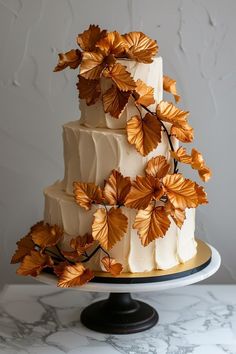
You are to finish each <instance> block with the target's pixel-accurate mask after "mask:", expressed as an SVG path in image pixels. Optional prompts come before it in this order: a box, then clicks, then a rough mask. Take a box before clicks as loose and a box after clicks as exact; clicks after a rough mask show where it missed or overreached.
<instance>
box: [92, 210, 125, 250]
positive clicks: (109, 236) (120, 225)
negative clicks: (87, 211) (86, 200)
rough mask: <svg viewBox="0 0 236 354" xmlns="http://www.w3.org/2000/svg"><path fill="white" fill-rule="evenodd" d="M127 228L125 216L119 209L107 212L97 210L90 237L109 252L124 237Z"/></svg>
mask: <svg viewBox="0 0 236 354" xmlns="http://www.w3.org/2000/svg"><path fill="white" fill-rule="evenodd" d="M127 226H128V219H127V216H126V215H124V214H123V213H122V210H121V209H120V208H114V207H112V208H111V209H109V210H107V209H104V208H99V209H97V211H96V212H95V213H94V220H93V224H92V235H93V238H94V239H95V240H97V241H98V242H99V243H100V245H101V246H102V247H103V248H104V249H105V250H107V251H109V250H110V249H111V248H112V247H113V246H114V245H115V243H116V242H118V241H120V240H121V239H122V238H123V237H124V235H125V233H126V231H127Z"/></svg>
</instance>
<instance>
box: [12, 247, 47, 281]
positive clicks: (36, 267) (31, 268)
mask: <svg viewBox="0 0 236 354" xmlns="http://www.w3.org/2000/svg"><path fill="white" fill-rule="evenodd" d="M52 266H53V260H52V258H51V257H50V256H48V255H46V254H42V253H40V252H37V251H31V253H30V254H29V255H26V256H25V257H24V259H23V261H22V263H21V265H20V267H19V268H18V269H17V271H16V272H17V274H20V275H32V276H33V277H36V276H37V275H39V274H40V273H41V271H42V269H43V268H46V267H50V268H51V267H52Z"/></svg>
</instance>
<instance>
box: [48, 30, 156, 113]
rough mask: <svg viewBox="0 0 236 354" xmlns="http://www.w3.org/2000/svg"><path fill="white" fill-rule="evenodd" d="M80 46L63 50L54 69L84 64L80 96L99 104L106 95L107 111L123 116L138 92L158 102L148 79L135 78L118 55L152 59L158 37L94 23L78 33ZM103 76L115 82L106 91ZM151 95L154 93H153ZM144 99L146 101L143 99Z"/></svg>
mask: <svg viewBox="0 0 236 354" xmlns="http://www.w3.org/2000/svg"><path fill="white" fill-rule="evenodd" d="M77 44H78V45H79V46H80V48H81V50H80V49H72V50H70V51H69V52H67V53H60V54H59V61H58V64H57V66H56V67H55V69H54V71H61V70H64V69H65V68H67V67H69V68H71V69H76V68H78V67H79V66H80V73H79V75H78V79H79V81H78V84H77V88H78V90H79V98H81V99H85V100H86V103H87V105H92V104H95V103H96V102H97V101H98V100H99V99H100V97H101V98H102V102H103V106H104V111H105V112H106V113H108V112H109V113H110V114H111V116H113V117H114V118H119V117H120V115H121V113H122V112H123V110H124V109H125V107H126V105H127V104H128V101H129V99H130V98H131V97H132V95H134V94H135V97H136V99H137V100H138V98H139V96H140V95H142V96H145V97H144V98H143V100H144V101H146V100H148V101H149V104H151V103H154V100H153V98H152V97H151V96H152V95H153V89H152V88H151V87H148V86H146V84H145V83H144V82H142V81H141V80H138V81H137V82H135V81H134V79H133V78H132V76H131V74H130V73H129V72H128V71H127V70H126V66H125V65H122V64H121V63H119V62H118V61H117V59H122V58H127V59H132V60H136V61H138V62H141V63H151V62H152V61H153V59H152V58H153V57H154V56H155V55H156V53H157V51H158V46H157V43H156V41H154V40H153V39H150V38H149V37H147V36H146V35H145V34H143V33H142V32H129V33H126V34H123V35H122V34H120V33H118V32H117V31H114V32H107V31H106V30H101V29H100V28H99V26H95V25H90V26H89V28H88V29H87V30H86V31H84V32H83V33H81V34H79V35H78V37H77ZM102 79H103V80H104V79H110V80H112V86H111V87H110V88H109V89H108V90H107V91H106V92H104V93H102V89H101V83H102ZM149 95H150V97H149ZM143 100H142V101H143Z"/></svg>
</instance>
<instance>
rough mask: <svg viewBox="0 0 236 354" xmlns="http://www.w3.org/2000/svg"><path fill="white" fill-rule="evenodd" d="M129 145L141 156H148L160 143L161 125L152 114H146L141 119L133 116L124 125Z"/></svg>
mask: <svg viewBox="0 0 236 354" xmlns="http://www.w3.org/2000/svg"><path fill="white" fill-rule="evenodd" d="M126 129H127V138H128V141H129V143H130V144H132V145H135V148H136V150H137V151H138V152H139V153H140V154H141V155H143V156H146V155H148V154H149V153H150V152H151V151H152V150H154V149H155V148H156V147H157V145H158V143H160V142H161V124H160V122H159V121H158V119H157V118H156V117H155V116H153V115H152V114H149V113H147V114H146V115H145V117H144V118H143V119H142V118H141V117H140V116H133V117H132V118H131V119H130V120H129V121H128V122H127V125H126Z"/></svg>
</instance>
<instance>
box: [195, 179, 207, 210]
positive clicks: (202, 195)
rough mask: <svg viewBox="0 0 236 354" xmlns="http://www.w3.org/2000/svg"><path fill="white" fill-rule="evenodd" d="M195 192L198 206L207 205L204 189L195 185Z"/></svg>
mask: <svg viewBox="0 0 236 354" xmlns="http://www.w3.org/2000/svg"><path fill="white" fill-rule="evenodd" d="M195 190H196V193H197V197H198V204H199V205H200V204H207V203H208V200H207V194H206V192H205V191H204V188H203V187H202V186H199V185H198V184H197V183H195Z"/></svg>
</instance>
